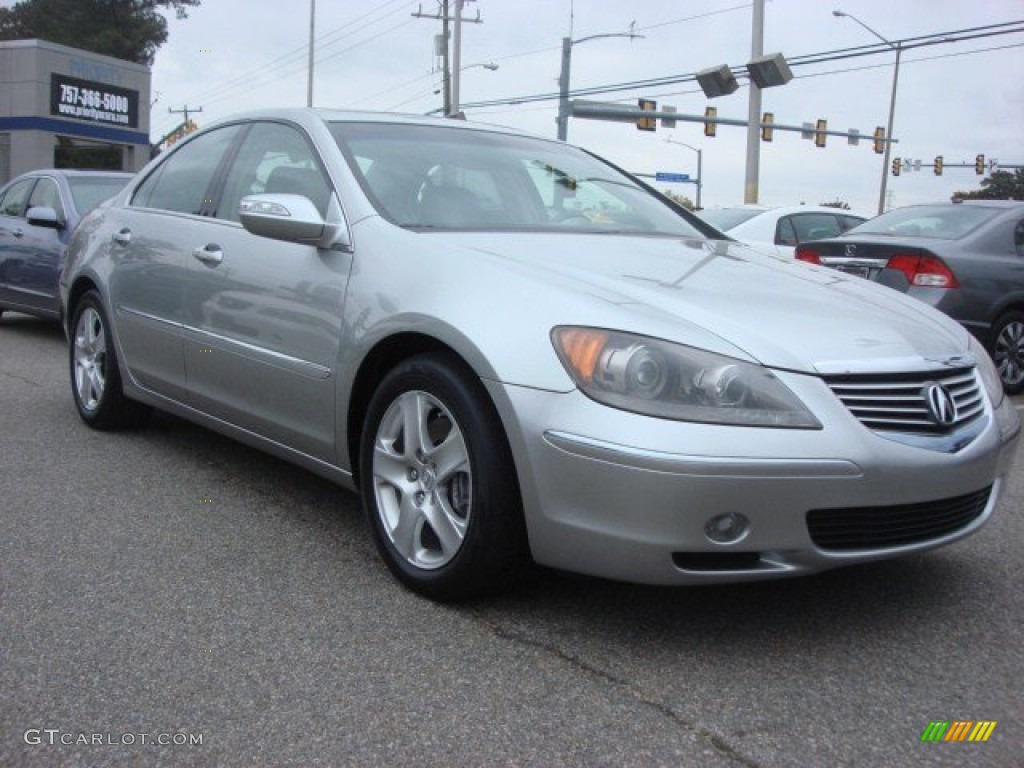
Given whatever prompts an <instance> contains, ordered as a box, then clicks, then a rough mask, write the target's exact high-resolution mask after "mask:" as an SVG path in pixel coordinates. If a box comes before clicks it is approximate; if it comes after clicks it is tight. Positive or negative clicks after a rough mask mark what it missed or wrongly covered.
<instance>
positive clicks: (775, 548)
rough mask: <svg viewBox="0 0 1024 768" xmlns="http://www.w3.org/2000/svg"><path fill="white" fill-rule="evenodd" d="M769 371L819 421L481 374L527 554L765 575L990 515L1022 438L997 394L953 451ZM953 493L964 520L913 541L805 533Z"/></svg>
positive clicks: (711, 577)
mask: <svg viewBox="0 0 1024 768" xmlns="http://www.w3.org/2000/svg"><path fill="white" fill-rule="evenodd" d="M779 377H780V378H781V379H783V381H784V382H785V383H786V384H787V386H789V387H790V388H791V389H792V390H793V391H794V392H795V393H796V394H797V395H798V396H799V397H800V398H801V400H803V402H804V403H805V404H807V405H808V406H809V407H810V409H811V410H812V412H813V413H814V414H815V415H816V416H817V417H818V418H819V420H820V421H821V422H822V424H823V429H821V430H787V429H764V428H742V427H721V426H710V425H701V424H692V423H683V422H673V421H667V420H661V419H653V418H649V417H645V416H640V415H636V414H631V413H626V412H623V411H618V410H615V409H612V408H608V407H606V406H603V405H600V404H598V403H595V402H593V401H592V400H590V399H589V398H587V397H585V396H584V395H582V394H581V393H579V392H575V391H574V392H569V393H552V392H546V391H539V390H532V389H527V388H522V387H514V386H506V385H500V384H496V383H490V384H489V387H490V389H491V393H492V396H493V397H494V399H495V402H497V403H498V407H499V411H501V414H502V417H503V420H504V422H505V424H506V427H507V430H508V433H509V438H510V442H511V444H512V448H513V453H514V454H515V457H516V465H517V466H516V469H517V472H518V474H519V479H520V484H521V487H522V490H523V502H524V509H525V513H526V522H527V528H528V531H529V537H530V546H531V550H532V552H533V555H534V558H535V560H536V561H537V562H539V563H541V564H543V565H549V566H553V567H557V568H561V569H565V570H570V571H576V572H581V573H587V574H591V575H595V576H602V577H607V578H613V579H619V580H624V581H633V582H640V583H649V584H688V583H720V582H729V581H747V580H757V579H768V578H777V577H783V576H792V575H798V574H803V573H813V572H816V571H821V570H825V569H827V568H832V567H836V566H840V565H846V564H852V563H858V562H865V561H871V560H878V559H883V558H890V557H896V556H900V555H904V554H909V553H912V552H918V551H923V550H927V549H931V548H934V547H938V546H943V545H945V544H949V543H952V542H954V541H957V540H958V539H961V538H964V537H965V536H969V535H970V534H972V533H974V532H975V531H977V530H978V529H979V528H980V527H981V526H982V525H984V524H985V522H986V521H987V520H988V518H989V517H990V516H991V515H992V513H993V510H994V509H995V507H996V505H997V503H998V499H999V497H1000V492H1001V489H1002V486H1003V482H1004V478H1005V476H1006V474H1007V472H1008V471H1009V468H1010V466H1011V464H1012V461H1013V453H1014V450H1015V448H1016V445H1017V442H1018V439H1019V433H1020V421H1019V418H1018V416H1017V413H1016V411H1015V410H1014V409H1013V407H1012V405H1011V404H1010V403H1009V402H1008V401H1005V400H1004V402H1003V404H1002V406H1001V407H1000V408H999V409H993V408H992V406H991V404H988V403H986V411H985V413H984V415H983V416H982V417H981V418H982V419H984V420H985V425H984V428H983V429H982V430H981V432H980V434H979V435H978V436H977V437H976V438H975V439H974V440H973V441H972V442H971V443H970V444H969V445H967V446H966V447H964V448H963V449H961V450H960V451H958V452H956V453H952V454H951V453H946V452H942V451H938V450H929V449H925V448H920V447H912V446H908V445H904V444H901V443H899V442H895V441H892V440H888V439H885V438H883V437H881V436H879V435H877V434H875V433H874V432H872V431H870V430H869V429H867V428H866V427H864V426H863V425H862V424H861V423H860V422H858V421H857V420H856V419H855V418H853V416H852V415H851V414H850V413H849V412H848V411H847V410H846V409H845V407H844V406H843V405H842V404H841V403H840V402H839V401H838V399H836V398H835V396H834V395H833V394H832V393H831V391H829V390H828V388H827V387H826V386H825V385H824V383H823V382H822V381H821V380H819V379H816V378H815V377H810V376H799V375H795V374H779ZM989 488H991V491H990V492H988V493H987V494H986V493H983V492H984V491H985V490H986V489H989ZM964 496H971V498H973V499H980V501H979V502H978V505H977V508H976V509H974V510H973V511H972V513H971V514H970V515H969V516H968V518H969V519H966V520H965V522H964V523H963V524H962V525H957V526H956V527H955V528H953V529H948V528H947V529H938V530H939V533H937V534H935V535H926V536H925V537H924V538H923V539H919V540H914V541H912V542H911V543H900V544H885V545H883V546H866V547H855V548H852V549H850V548H842V549H840V548H825V547H821V546H818V545H816V544H815V542H814V540H813V539H812V533H811V530H810V529H809V526H808V513H810V512H812V511H815V510H819V511H820V510H826V511H827V510H843V511H847V510H851V509H852V510H868V511H869V512H871V514H873V515H875V516H881V517H882V518H885V517H886V516H887V514H888V510H894V514H897V512H896V511H895V510H897V509H898V510H900V512H899V513H898V514H903V511H904V510H905V509H906V508H908V507H909V506H910V505H919V504H921V503H922V502H936V501H944V500H951V499H957V498H959V497H964ZM915 508H916V507H915ZM729 513H733V514H734V515H735V514H738V515H743V516H744V518H745V519H746V521H748V524H747V529H746V532H745V534H744V535H743V536H742V537H740V538H739V539H738V540H736V541H733V542H731V543H725V544H723V543H716V542H715V541H713V540H712V539H711V538H710V537H709V535H708V534H707V533H706V526H707V525H708V523H709V521H710V520H711V519H712V518H715V517H716V516H720V515H727V514H729ZM936 514H939V512H936ZM926 515H927V509H926Z"/></svg>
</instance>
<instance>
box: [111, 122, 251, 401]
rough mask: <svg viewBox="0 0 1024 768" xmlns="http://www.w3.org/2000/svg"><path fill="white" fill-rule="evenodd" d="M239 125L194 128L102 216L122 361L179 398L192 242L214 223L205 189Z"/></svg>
mask: <svg viewBox="0 0 1024 768" xmlns="http://www.w3.org/2000/svg"><path fill="white" fill-rule="evenodd" d="M242 130H243V128H242V126H239V125H232V126H227V127H224V128H219V129H216V130H213V131H210V132H209V133H205V134H201V135H199V136H197V137H195V138H194V139H192V140H191V141H189V142H188V143H186V144H184V145H182V146H181V147H180V148H178V149H176V150H175V151H174V153H173V154H172V155H171V156H170V157H169V158H168V159H167V161H165V162H164V163H162V164H161V165H159V166H157V167H156V168H155V169H154V170H153V172H152V173H150V175H149V176H148V177H147V178H146V179H145V180H144V181H143V182H142V184H141V185H139V187H138V188H137V189H136V190H135V192H134V194H133V196H132V199H131V202H130V204H129V205H128V206H126V207H123V208H114V209H110V210H109V212H108V213H107V214H106V215H105V216H104V221H105V226H106V232H107V236H108V237H109V238H110V242H109V244H108V245H107V246H106V247H107V248H108V249H109V251H108V252H109V254H110V257H111V260H112V261H113V262H114V263H115V264H116V269H114V270H113V271H112V273H111V278H110V283H109V291H110V297H109V301H110V305H111V308H112V311H113V312H114V314H115V325H116V328H117V334H118V340H119V341H120V344H121V347H122V350H123V352H124V362H125V364H126V365H127V366H128V368H129V370H130V371H131V374H132V376H133V377H134V378H135V380H136V381H137V382H138V383H139V384H141V385H142V386H144V387H146V388H147V389H150V390H152V391H154V392H156V393H158V394H161V395H165V396H167V397H170V398H172V399H174V400H178V401H184V400H186V399H187V389H186V386H185V353H184V327H185V301H186V296H187V295H189V294H190V293H192V292H194V291H195V290H200V289H201V287H200V286H193V285H191V283H190V280H191V279H192V274H191V272H190V271H189V263H190V261H191V259H192V256H191V250H192V244H193V243H194V242H195V241H196V240H197V239H202V238H203V236H204V235H203V233H204V232H205V231H206V230H208V229H209V228H210V227H216V226H217V225H216V224H215V223H213V222H212V221H211V213H212V204H211V202H210V192H209V190H211V189H212V188H213V183H214V179H215V178H216V175H217V171H218V169H219V168H220V166H221V164H222V163H223V162H225V158H226V157H227V156H228V155H229V154H230V152H231V149H232V147H233V143H234V142H235V140H236V139H237V138H238V137H239V136H240V134H241V132H242Z"/></svg>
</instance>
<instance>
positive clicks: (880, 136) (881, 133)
mask: <svg viewBox="0 0 1024 768" xmlns="http://www.w3.org/2000/svg"><path fill="white" fill-rule="evenodd" d="M883 152H885V128H883V127H882V126H878V127H877V128H875V154H876V155H880V154H882V153H883Z"/></svg>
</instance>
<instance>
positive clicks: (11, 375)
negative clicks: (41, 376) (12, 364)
mask: <svg viewBox="0 0 1024 768" xmlns="http://www.w3.org/2000/svg"><path fill="white" fill-rule="evenodd" d="M2 373H3V375H4V376H6V377H8V378H10V379H14V380H15V381H21V382H24V383H25V384H31V385H32V386H33V387H42V386H43V384H42V383H41V382H38V381H33V380H32V379H26V378H25V377H24V376H19V375H18V374H16V373H9V372H7V371H3V372H2Z"/></svg>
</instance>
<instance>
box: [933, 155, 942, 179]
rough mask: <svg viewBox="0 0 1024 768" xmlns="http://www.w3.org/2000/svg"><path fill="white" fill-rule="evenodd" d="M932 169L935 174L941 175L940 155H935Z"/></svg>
mask: <svg viewBox="0 0 1024 768" xmlns="http://www.w3.org/2000/svg"><path fill="white" fill-rule="evenodd" d="M932 170H933V171H935V175H936V176H941V175H942V155H937V156H936V157H935V165H934V166H932Z"/></svg>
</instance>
